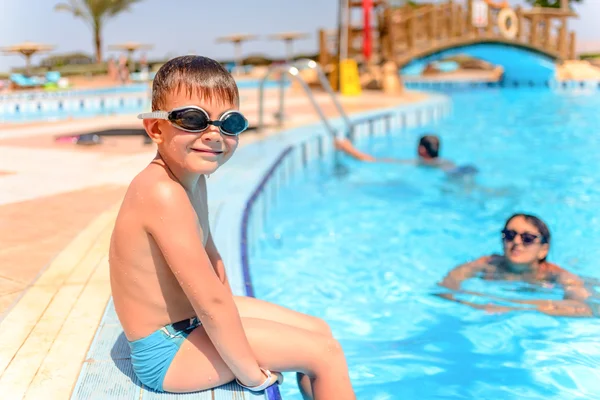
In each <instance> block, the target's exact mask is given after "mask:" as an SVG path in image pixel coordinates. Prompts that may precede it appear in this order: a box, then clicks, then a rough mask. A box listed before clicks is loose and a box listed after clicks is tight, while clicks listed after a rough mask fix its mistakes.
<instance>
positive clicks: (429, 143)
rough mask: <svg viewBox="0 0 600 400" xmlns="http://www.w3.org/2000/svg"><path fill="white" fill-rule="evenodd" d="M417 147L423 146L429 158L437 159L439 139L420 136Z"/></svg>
mask: <svg viewBox="0 0 600 400" xmlns="http://www.w3.org/2000/svg"><path fill="white" fill-rule="evenodd" d="M419 146H423V148H424V149H425V152H426V153H427V155H428V156H429V157H431V158H437V157H438V156H439V154H440V139H439V138H438V137H437V136H435V135H424V136H421V139H420V140H419Z"/></svg>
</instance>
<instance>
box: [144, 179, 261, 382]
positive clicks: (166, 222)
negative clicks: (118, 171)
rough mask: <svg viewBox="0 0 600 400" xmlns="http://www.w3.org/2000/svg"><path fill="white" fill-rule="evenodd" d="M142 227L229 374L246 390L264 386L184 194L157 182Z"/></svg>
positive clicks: (234, 309)
mask: <svg viewBox="0 0 600 400" xmlns="http://www.w3.org/2000/svg"><path fill="white" fill-rule="evenodd" d="M142 205H143V206H144V207H146V208H147V210H145V212H144V213H143V215H147V216H148V219H147V221H146V223H145V225H146V226H145V228H146V230H147V231H148V233H149V234H150V235H152V237H153V238H154V240H155V241H156V243H157V245H158V247H159V248H160V250H161V253H162V255H163V257H164V258H165V260H166V262H167V264H168V265H169V267H170V268H171V270H172V271H173V274H174V275H175V278H176V279H177V281H178V282H179V284H180V285H181V288H182V289H183V291H184V292H185V294H186V296H187V298H188V299H189V301H190V303H191V305H192V307H193V308H194V310H195V311H196V314H197V316H198V318H199V319H200V321H201V322H202V326H203V327H204V329H205V330H206V333H207V335H208V337H209V338H210V340H211V342H212V343H213V345H214V346H215V348H216V350H217V351H218V352H219V355H220V356H221V358H222V359H223V361H225V363H226V364H227V366H228V367H229V368H230V369H231V371H232V372H233V374H234V375H235V376H236V377H237V378H238V379H239V380H240V381H241V382H242V383H243V384H245V385H247V386H257V385H260V384H261V383H263V382H264V381H265V376H264V374H263V373H262V371H261V370H260V368H259V365H258V363H257V361H256V357H255V356H254V354H253V353H252V349H251V348H250V344H249V343H248V339H247V338H246V335H245V333H244V329H243V327H242V321H241V318H240V316H239V313H238V311H237V308H236V306H235V303H234V300H233V296H232V295H231V293H229V291H228V290H227V288H226V287H225V286H224V285H223V284H222V283H221V281H220V280H219V278H218V277H217V274H216V273H215V271H214V269H213V267H212V265H211V262H210V259H209V257H208V254H207V252H206V250H205V249H204V246H203V245H202V236H201V231H200V227H199V223H198V217H197V215H196V212H195V210H194V208H193V207H192V205H191V203H190V200H189V198H188V196H187V194H186V193H185V190H184V189H183V188H182V187H181V186H179V185H178V184H175V183H172V182H160V183H158V184H157V185H156V186H155V187H154V188H152V190H151V191H150V193H149V195H148V196H146V198H145V199H144V202H143V203H142Z"/></svg>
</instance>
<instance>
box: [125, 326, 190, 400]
mask: <svg viewBox="0 0 600 400" xmlns="http://www.w3.org/2000/svg"><path fill="white" fill-rule="evenodd" d="M198 326H200V320H199V319H198V318H196V317H193V318H190V319H186V320H183V321H179V322H175V323H173V324H169V325H167V326H165V327H163V328H161V329H159V330H157V331H156V332H154V333H152V334H151V335H149V336H146V337H145V338H142V339H138V340H134V341H133V342H129V347H130V348H131V364H133V371H134V372H135V374H136V376H137V377H138V379H139V380H140V382H142V383H143V384H144V385H145V386H146V387H148V388H150V389H153V390H155V391H157V392H164V390H163V382H164V380H165V376H166V375H167V371H168V370H169V366H171V362H172V361H173V359H174V358H175V355H176V354H177V351H179V348H180V347H181V345H182V344H183V342H184V340H185V339H186V338H187V337H188V336H189V334H190V333H192V331H193V330H194V329H196V328H197V327H198Z"/></svg>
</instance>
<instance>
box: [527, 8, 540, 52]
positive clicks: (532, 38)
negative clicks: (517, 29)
mask: <svg viewBox="0 0 600 400" xmlns="http://www.w3.org/2000/svg"><path fill="white" fill-rule="evenodd" d="M538 24H539V16H538V15H537V14H534V15H533V16H532V17H531V29H529V44H530V45H532V46H536V45H537V44H538Z"/></svg>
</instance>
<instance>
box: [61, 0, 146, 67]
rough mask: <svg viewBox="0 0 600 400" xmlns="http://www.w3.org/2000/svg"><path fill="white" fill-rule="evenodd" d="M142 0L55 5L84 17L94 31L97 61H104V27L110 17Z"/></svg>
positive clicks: (71, 0)
mask: <svg viewBox="0 0 600 400" xmlns="http://www.w3.org/2000/svg"><path fill="white" fill-rule="evenodd" d="M139 1H142V0H68V3H60V4H57V5H56V6H55V7H54V10H56V11H68V12H70V13H71V14H73V16H75V17H78V18H81V19H83V20H84V21H85V22H86V23H87V24H88V25H89V26H90V28H92V31H93V32H94V45H95V47H96V62H102V28H103V26H104V23H105V22H106V20H107V19H108V18H110V17H114V16H115V15H117V14H119V13H121V12H123V11H128V10H129V7H130V6H132V5H133V4H135V3H137V2H139Z"/></svg>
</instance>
